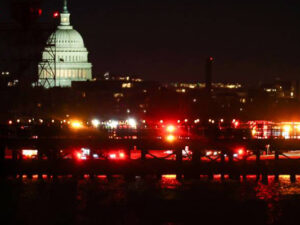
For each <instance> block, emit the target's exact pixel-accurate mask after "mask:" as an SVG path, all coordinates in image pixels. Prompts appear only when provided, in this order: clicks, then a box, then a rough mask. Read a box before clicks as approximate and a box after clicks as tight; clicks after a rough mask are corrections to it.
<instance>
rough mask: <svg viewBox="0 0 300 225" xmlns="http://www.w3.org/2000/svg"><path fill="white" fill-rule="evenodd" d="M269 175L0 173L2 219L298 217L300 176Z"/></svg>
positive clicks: (172, 222) (164, 221)
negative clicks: (263, 180) (242, 177)
mask: <svg viewBox="0 0 300 225" xmlns="http://www.w3.org/2000/svg"><path fill="white" fill-rule="evenodd" d="M268 180H269V182H268V184H263V183H261V182H256V179H255V177H254V176H248V177H247V181H241V182H238V181H233V180H229V179H226V180H225V181H221V179H220V177H218V176H215V179H214V180H213V181H209V180H208V179H207V178H206V177H201V179H191V180H185V179H183V180H182V181H178V180H176V178H175V176H163V177H162V179H154V178H153V177H147V178H143V179H142V178H136V179H135V180H131V181H128V180H125V179H124V178H123V177H120V176H116V177H113V178H112V179H111V180H107V179H106V178H105V177H97V178H95V179H89V178H83V179H80V180H75V179H72V178H70V177H59V178H57V179H54V180H53V179H44V180H38V179H36V178H33V179H28V178H23V179H13V178H11V179H5V180H1V181H0V183H1V186H0V207H1V208H0V210H1V211H0V215H1V217H0V224H1V225H6V224H28V225H35V224H39V225H48V224H49V225H50V224H51V225H53V224H55V225H56V224H64V225H65V224H72V225H73V224H74V225H77V224H85V225H90V224H104V225H106V224H115V225H127V224H128V225H135V224H146V225H148V224H149V225H152V224H159V225H185V224H239V225H241V224H251V225H257V224H300V177H297V181H296V183H291V182H290V180H289V176H280V179H279V182H278V183H277V182H275V181H274V178H273V177H271V176H270V177H269V179H268Z"/></svg>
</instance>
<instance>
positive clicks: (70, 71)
mask: <svg viewBox="0 0 300 225" xmlns="http://www.w3.org/2000/svg"><path fill="white" fill-rule="evenodd" d="M54 77H55V79H54ZM91 79H92V64H91V63H89V62H88V51H87V49H86V48H85V46H84V42H83V39H82V36H81V35H80V34H79V33H78V32H77V31H76V30H74V29H73V26H71V24H70V13H69V12H68V9H67V1H66V0H64V7H63V11H62V13H61V14H60V25H59V26H58V27H57V30H56V31H55V32H54V33H52V34H51V35H50V37H49V39H48V41H47V44H46V47H45V49H44V51H43V53H42V61H41V62H40V63H39V84H40V85H42V86H44V87H46V88H49V87H55V86H59V87H71V85H72V81H87V80H91Z"/></svg>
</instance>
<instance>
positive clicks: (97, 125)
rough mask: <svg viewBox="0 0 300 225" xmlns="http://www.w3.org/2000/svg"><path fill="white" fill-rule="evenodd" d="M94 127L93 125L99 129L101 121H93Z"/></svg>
mask: <svg viewBox="0 0 300 225" xmlns="http://www.w3.org/2000/svg"><path fill="white" fill-rule="evenodd" d="M92 125H93V127H95V128H97V127H99V125H100V121H99V120H98V119H93V120H92Z"/></svg>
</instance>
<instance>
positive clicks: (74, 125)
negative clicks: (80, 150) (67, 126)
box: [71, 121, 83, 129]
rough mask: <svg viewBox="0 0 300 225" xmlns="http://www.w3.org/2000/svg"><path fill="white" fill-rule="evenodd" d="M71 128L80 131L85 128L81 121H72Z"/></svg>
mask: <svg viewBox="0 0 300 225" xmlns="http://www.w3.org/2000/svg"><path fill="white" fill-rule="evenodd" d="M71 127H72V128H73V129H80V128H82V127H83V125H82V123H81V122H80V121H72V122H71Z"/></svg>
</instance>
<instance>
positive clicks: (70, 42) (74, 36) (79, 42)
mask: <svg viewBox="0 0 300 225" xmlns="http://www.w3.org/2000/svg"><path fill="white" fill-rule="evenodd" d="M54 36H55V38H54ZM54 40H55V41H54ZM54 42H55V44H56V48H84V49H85V47H84V43H83V39H82V37H81V35H80V34H79V33H78V32H77V31H76V30H74V29H57V30H56V31H55V33H53V34H51V36H50V38H49V39H48V41H47V44H54ZM85 50H86V49H85Z"/></svg>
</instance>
